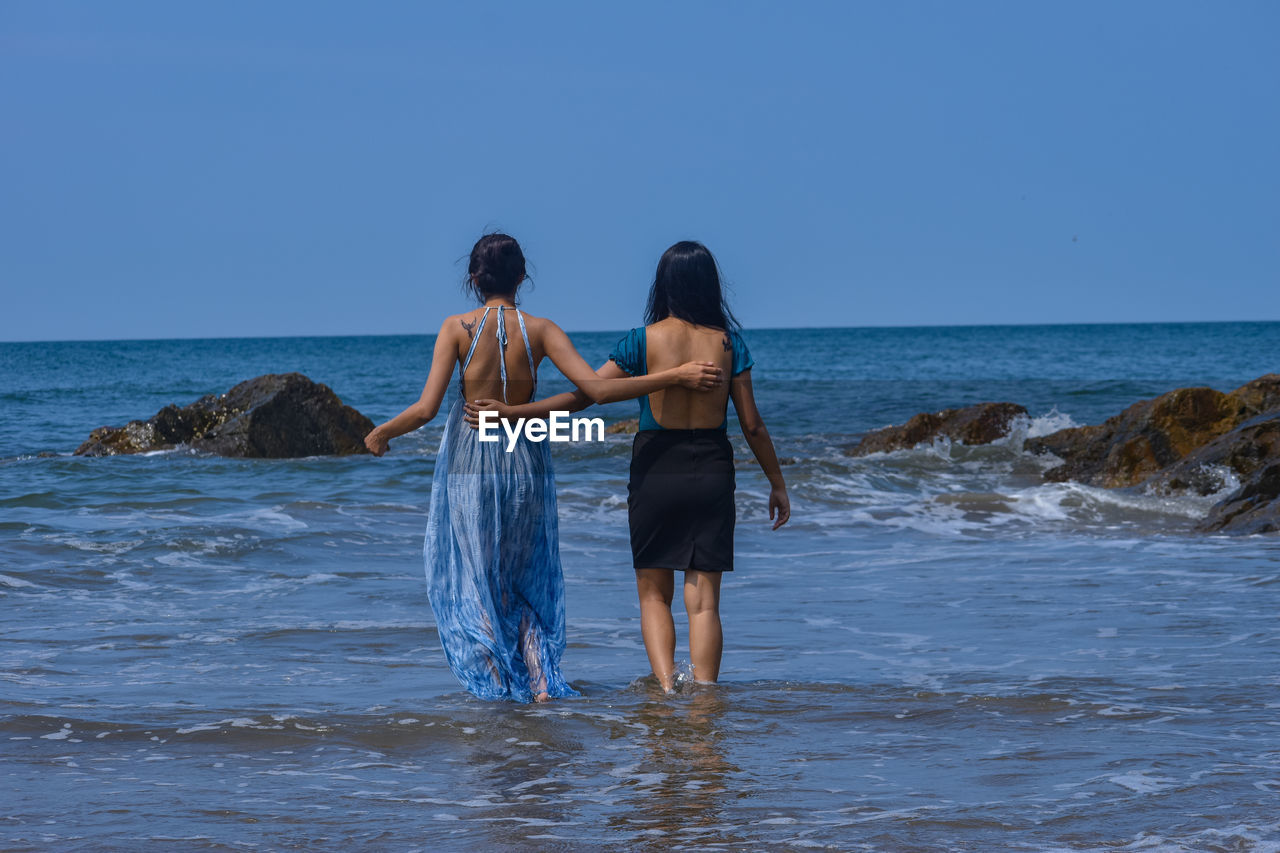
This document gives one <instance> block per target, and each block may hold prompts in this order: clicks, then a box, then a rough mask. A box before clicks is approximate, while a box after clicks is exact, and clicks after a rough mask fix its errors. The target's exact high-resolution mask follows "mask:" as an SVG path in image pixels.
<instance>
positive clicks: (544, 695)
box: [533, 690, 551, 702]
mask: <svg viewBox="0 0 1280 853" xmlns="http://www.w3.org/2000/svg"><path fill="white" fill-rule="evenodd" d="M533 701H535V702H550V701H551V694H550V693H548V692H546V691H545V690H544V691H542V692H541V693H539V694H538V695H537V696H534V697H533Z"/></svg>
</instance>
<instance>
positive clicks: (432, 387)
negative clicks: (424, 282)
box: [364, 319, 458, 456]
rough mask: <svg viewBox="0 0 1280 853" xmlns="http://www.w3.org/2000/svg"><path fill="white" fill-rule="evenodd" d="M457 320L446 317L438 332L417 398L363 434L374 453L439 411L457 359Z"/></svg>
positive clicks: (426, 422) (425, 422)
mask: <svg viewBox="0 0 1280 853" xmlns="http://www.w3.org/2000/svg"><path fill="white" fill-rule="evenodd" d="M457 328H458V327H457V324H455V323H450V322H449V320H447V319H446V320H445V321H444V323H443V324H441V326H440V333H439V334H438V335H436V346H435V349H434V350H433V351H432V353H431V371H430V372H429V373H428V374H427V384H426V385H424V386H423V387H422V396H420V397H419V398H418V401H417V402H416V403H414V404H413V405H411V406H409V408H407V409H405V410H404V411H403V412H401V413H400V414H398V415H396V416H395V417H394V418H392V419H391V420H389V421H387V422H386V423H384V424H379V425H378V426H376V427H374V428H373V431H372V432H370V433H369V434H368V435H366V436H365V437H364V446H365V447H367V448H369V452H370V453H372V454H373V455H374V456H381V455H382V454H384V453H386V452H387V445H388V442H390V441H391V439H393V438H398V437H399V436H402V435H404V434H405V433H407V432H413V431H414V430H415V429H418V428H420V427H423V426H426V425H427V424H428V423H429V422H430V421H431V419H432V418H434V417H435V416H436V413H437V412H439V411H440V403H441V402H442V401H443V400H444V395H445V392H447V391H448V390H449V379H450V378H451V377H452V376H453V366H454V364H455V363H457V361H458V342H457V340H456V337H455V336H456V335H457V334H458V333H457Z"/></svg>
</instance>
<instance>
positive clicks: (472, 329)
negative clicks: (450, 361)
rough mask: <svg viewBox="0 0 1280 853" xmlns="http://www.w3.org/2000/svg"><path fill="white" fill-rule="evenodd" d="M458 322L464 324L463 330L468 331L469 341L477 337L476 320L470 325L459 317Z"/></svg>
mask: <svg viewBox="0 0 1280 853" xmlns="http://www.w3.org/2000/svg"><path fill="white" fill-rule="evenodd" d="M458 322H459V323H461V324H462V328H464V329H466V330H467V340H471V339H472V338H474V337H475V336H476V321H475V320H472V321H471V322H470V323H468V322H467V321H466V320H464V319H462V318H461V317H459V318H458Z"/></svg>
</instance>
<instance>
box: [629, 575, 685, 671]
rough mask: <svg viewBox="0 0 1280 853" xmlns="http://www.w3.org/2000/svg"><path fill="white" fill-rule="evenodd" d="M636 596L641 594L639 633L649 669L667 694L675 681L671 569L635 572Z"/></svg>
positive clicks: (674, 588) (674, 630) (672, 579)
mask: <svg viewBox="0 0 1280 853" xmlns="http://www.w3.org/2000/svg"><path fill="white" fill-rule="evenodd" d="M636 592H638V593H639V594H640V632H641V633H642V634H643V635H644V650H645V651H646V652H648V654H649V665H650V666H651V667H653V674H654V675H655V676H657V678H658V683H659V684H661V685H662V689H663V690H667V691H670V690H671V689H672V687H674V686H675V679H676V623H675V621H674V620H673V619H672V618H671V599H672V597H673V596H675V593H676V579H675V572H673V571H671V570H670V569H636Z"/></svg>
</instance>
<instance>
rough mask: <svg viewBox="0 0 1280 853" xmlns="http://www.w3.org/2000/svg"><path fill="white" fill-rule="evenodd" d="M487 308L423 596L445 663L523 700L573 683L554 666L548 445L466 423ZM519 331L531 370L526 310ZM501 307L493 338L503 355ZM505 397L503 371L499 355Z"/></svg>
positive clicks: (455, 429) (553, 524)
mask: <svg viewBox="0 0 1280 853" xmlns="http://www.w3.org/2000/svg"><path fill="white" fill-rule="evenodd" d="M490 310H491V309H489V308H485V310H484V316H483V317H482V318H481V320H480V325H479V328H477V329H476V333H475V337H473V338H472V341H471V348H470V349H469V350H468V351H467V358H466V361H464V362H463V364H462V373H460V374H459V378H458V399H457V400H455V401H454V404H453V406H452V407H451V408H450V410H449V415H448V418H447V420H446V421H445V425H444V435H443V436H442V437H441V439H440V452H439V453H438V454H437V455H436V464H435V476H434V480H433V482H432V484H431V508H430V510H429V512H428V517H427V534H426V541H425V543H424V546H423V555H424V558H425V560H426V574H427V593H428V596H429V597H430V599H431V609H432V610H433V611H434V613H435V617H436V629H437V631H438V632H439V634H440V644H441V645H442V646H443V647H444V654H445V658H446V659H447V660H448V662H449V668H450V669H451V670H453V674H454V675H456V676H457V677H458V680H459V681H460V682H462V685H463V686H464V687H466V688H467V690H469V691H471V692H472V693H474V694H475V695H476V696H479V697H480V698H482V699H514V700H516V701H520V702H529V701H532V700H533V698H534V697H535V696H536V695H537V694H538V693H541V692H543V691H545V692H546V693H548V694H550V695H551V696H553V697H562V696H574V695H577V693H576V691H575V690H574V689H573V688H572V687H570V686H569V685H568V683H566V682H565V680H564V677H563V676H562V675H561V674H560V657H561V655H563V654H564V646H565V626H564V575H563V573H562V571H561V568H560V540H559V531H558V525H557V520H556V489H555V475H554V473H553V471H552V467H551V452H550V448H549V447H548V446H547V442H545V441H543V442H532V441H529V440H528V439H526V438H525V437H524V436H523V434H521V436H520V438H519V439H518V440H517V441H516V444H515V447H514V448H512V450H511V451H510V452H507V443H508V442H507V437H506V435H505V434H502V440H501V441H497V442H482V441H479V440H478V434H477V432H476V431H475V430H473V429H471V427H470V426H469V425H468V424H467V422H466V421H465V420H463V404H464V402H465V399H466V398H465V396H464V391H463V381H462V376H463V375H464V374H465V373H466V370H467V365H469V364H470V363H471V356H472V354H473V353H474V352H475V349H476V342H477V341H479V340H480V335H481V334H482V333H483V332H484V328H485V323H486V321H487V320H488V319H489V312H490ZM512 310H515V311H516V317H517V318H518V319H519V321H520V335H521V337H522V338H523V339H524V348H525V352H526V353H527V354H528V356H529V371H530V374H531V375H532V376H533V378H534V385H535V390H536V385H537V375H536V373H535V372H534V371H535V366H534V363H533V352H532V350H530V349H529V335H528V332H527V331H526V330H525V325H524V315H523V314H521V313H520V311H519V310H518V309H512ZM503 311H504V309H503V308H502V307H501V306H500V307H499V308H498V311H497V314H498V316H497V338H498V344H499V346H500V347H501V349H502V353H501V355H505V353H506V349H507V333H506V323H505V317H504V316H503ZM498 362H499V365H500V370H501V374H502V394H503V399H504V400H505V399H506V393H507V369H506V361H505V359H504V358H501V357H500V358H499V359H498Z"/></svg>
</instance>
